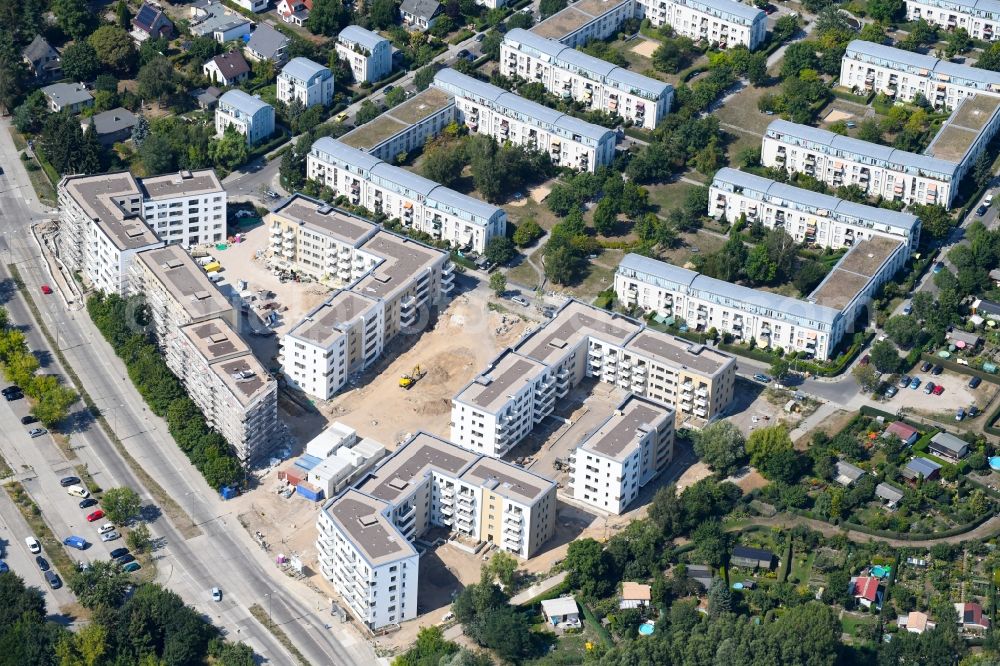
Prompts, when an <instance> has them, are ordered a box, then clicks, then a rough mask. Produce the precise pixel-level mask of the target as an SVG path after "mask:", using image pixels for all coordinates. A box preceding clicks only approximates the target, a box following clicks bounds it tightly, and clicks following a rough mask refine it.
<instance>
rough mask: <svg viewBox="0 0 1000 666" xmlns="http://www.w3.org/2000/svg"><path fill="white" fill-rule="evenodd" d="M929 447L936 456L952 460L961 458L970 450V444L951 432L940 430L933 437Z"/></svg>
mask: <svg viewBox="0 0 1000 666" xmlns="http://www.w3.org/2000/svg"><path fill="white" fill-rule="evenodd" d="M927 448H929V449H930V452H931V453H933V454H934V455H936V456H941V457H942V458H950V459H952V460H961V459H962V458H964V457H965V456H966V454H967V453H968V452H969V444H968V443H967V442H966V441H965V440H964V439H959V438H958V437H955V436H954V435H952V434H951V433H950V432H939V433H938V434H936V435H934V436H933V437H931V441H930V443H929V444H928V446H927Z"/></svg>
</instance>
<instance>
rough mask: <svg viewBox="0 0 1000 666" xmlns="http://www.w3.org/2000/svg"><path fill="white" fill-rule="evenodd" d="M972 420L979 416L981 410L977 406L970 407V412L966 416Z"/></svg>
mask: <svg viewBox="0 0 1000 666" xmlns="http://www.w3.org/2000/svg"><path fill="white" fill-rule="evenodd" d="M966 416H968V417H969V418H970V419H971V418H972V417H974V416H979V408H978V407H976V406H975V405H969V412H968V413H967V414H966Z"/></svg>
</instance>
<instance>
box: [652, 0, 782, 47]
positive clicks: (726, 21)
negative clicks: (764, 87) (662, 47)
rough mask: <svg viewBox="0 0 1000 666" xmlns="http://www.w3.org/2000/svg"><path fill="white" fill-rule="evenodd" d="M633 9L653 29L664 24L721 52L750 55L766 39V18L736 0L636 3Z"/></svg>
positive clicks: (667, 0)
mask: <svg viewBox="0 0 1000 666" xmlns="http://www.w3.org/2000/svg"><path fill="white" fill-rule="evenodd" d="M636 9H637V13H638V15H639V17H640V18H648V19H649V22H650V23H651V24H653V25H654V26H661V25H663V24H667V25H669V26H670V27H671V28H673V29H674V31H675V32H676V33H677V34H679V35H683V36H685V37H690V38H691V39H693V40H694V41H696V42H697V41H701V40H705V41H706V42H709V43H710V44H718V45H719V47H721V48H732V47H734V46H737V45H742V46H745V47H747V48H748V49H750V50H751V51H753V50H755V49H756V48H757V47H759V46H761V45H763V43H764V42H765V40H766V39H767V14H766V13H765V12H764V11H763V10H761V9H758V8H756V7H754V6H752V5H748V4H744V3H742V2H737V0H636Z"/></svg>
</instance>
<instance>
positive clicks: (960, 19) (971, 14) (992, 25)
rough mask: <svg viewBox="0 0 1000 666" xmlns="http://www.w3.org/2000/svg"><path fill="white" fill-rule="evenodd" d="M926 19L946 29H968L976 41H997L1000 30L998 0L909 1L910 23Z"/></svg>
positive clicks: (908, 17) (908, 19) (907, 3)
mask: <svg viewBox="0 0 1000 666" xmlns="http://www.w3.org/2000/svg"><path fill="white" fill-rule="evenodd" d="M920 19H924V20H925V21H927V22H928V23H930V24H931V25H934V26H937V27H939V28H943V29H945V30H957V29H958V28H965V30H966V31H968V33H969V36H970V37H972V38H973V39H981V40H983V41H987V42H990V41H993V40H994V39H996V38H997V37H996V35H997V31H998V30H1000V3H998V2H997V1H996V0H906V20H907V21H919V20H920Z"/></svg>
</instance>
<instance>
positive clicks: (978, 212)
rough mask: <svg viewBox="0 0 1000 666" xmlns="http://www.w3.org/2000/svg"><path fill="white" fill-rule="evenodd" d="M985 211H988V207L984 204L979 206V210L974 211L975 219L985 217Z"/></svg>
mask: <svg viewBox="0 0 1000 666" xmlns="http://www.w3.org/2000/svg"><path fill="white" fill-rule="evenodd" d="M987 210H989V207H988V206H986V205H985V204H984V205H982V206H980V207H979V208H977V209H976V217H982V216H983V215H986V211H987Z"/></svg>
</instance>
